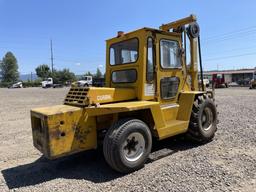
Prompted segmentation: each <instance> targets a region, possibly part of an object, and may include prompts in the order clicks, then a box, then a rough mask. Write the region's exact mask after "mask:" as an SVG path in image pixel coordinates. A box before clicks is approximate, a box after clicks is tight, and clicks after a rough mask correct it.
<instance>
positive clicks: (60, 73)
mask: <svg viewBox="0 0 256 192" xmlns="http://www.w3.org/2000/svg"><path fill="white" fill-rule="evenodd" d="M51 76H52V78H53V82H54V83H60V84H64V83H66V82H67V81H75V80H76V76H75V74H74V73H73V72H70V71H69V69H63V70H54V71H53V73H52V75H51Z"/></svg>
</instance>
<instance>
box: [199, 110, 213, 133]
mask: <svg viewBox="0 0 256 192" xmlns="http://www.w3.org/2000/svg"><path fill="white" fill-rule="evenodd" d="M213 120H214V116H213V112H212V110H211V108H209V107H206V108H205V109H204V110H203V114H202V118H201V121H202V127H203V129H204V130H205V131H208V130H209V129H211V127H212V124H213Z"/></svg>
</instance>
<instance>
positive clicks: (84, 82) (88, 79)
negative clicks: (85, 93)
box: [76, 76, 92, 87]
mask: <svg viewBox="0 0 256 192" xmlns="http://www.w3.org/2000/svg"><path fill="white" fill-rule="evenodd" d="M76 84H77V86H78V87H90V86H92V76H84V77H83V78H82V79H81V80H79V81H77V82H76Z"/></svg>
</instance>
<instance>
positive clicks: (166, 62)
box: [160, 39, 181, 69]
mask: <svg viewBox="0 0 256 192" xmlns="http://www.w3.org/2000/svg"><path fill="white" fill-rule="evenodd" d="M160 52H161V67H162V68H164V69H171V68H179V67H181V57H180V54H179V44H178V42H177V41H172V40H166V39H162V40H161V41H160Z"/></svg>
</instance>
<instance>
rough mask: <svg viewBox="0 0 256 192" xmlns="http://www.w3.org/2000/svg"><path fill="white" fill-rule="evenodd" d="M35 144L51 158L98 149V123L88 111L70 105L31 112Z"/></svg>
mask: <svg viewBox="0 0 256 192" xmlns="http://www.w3.org/2000/svg"><path fill="white" fill-rule="evenodd" d="M31 120H32V130H33V142H34V145H35V147H37V148H38V149H39V150H40V151H41V152H43V153H44V155H45V156H47V157H48V158H56V157H59V156H63V155H64V154H68V153H74V152H78V151H82V150H86V149H92V148H96V146H97V142H96V141H97V140H96V126H95V125H96V124H95V123H96V122H95V118H93V117H89V116H88V114H87V113H86V112H85V110H84V109H82V108H79V107H72V106H68V105H57V106H52V107H43V108H37V109H35V110H32V111H31Z"/></svg>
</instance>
